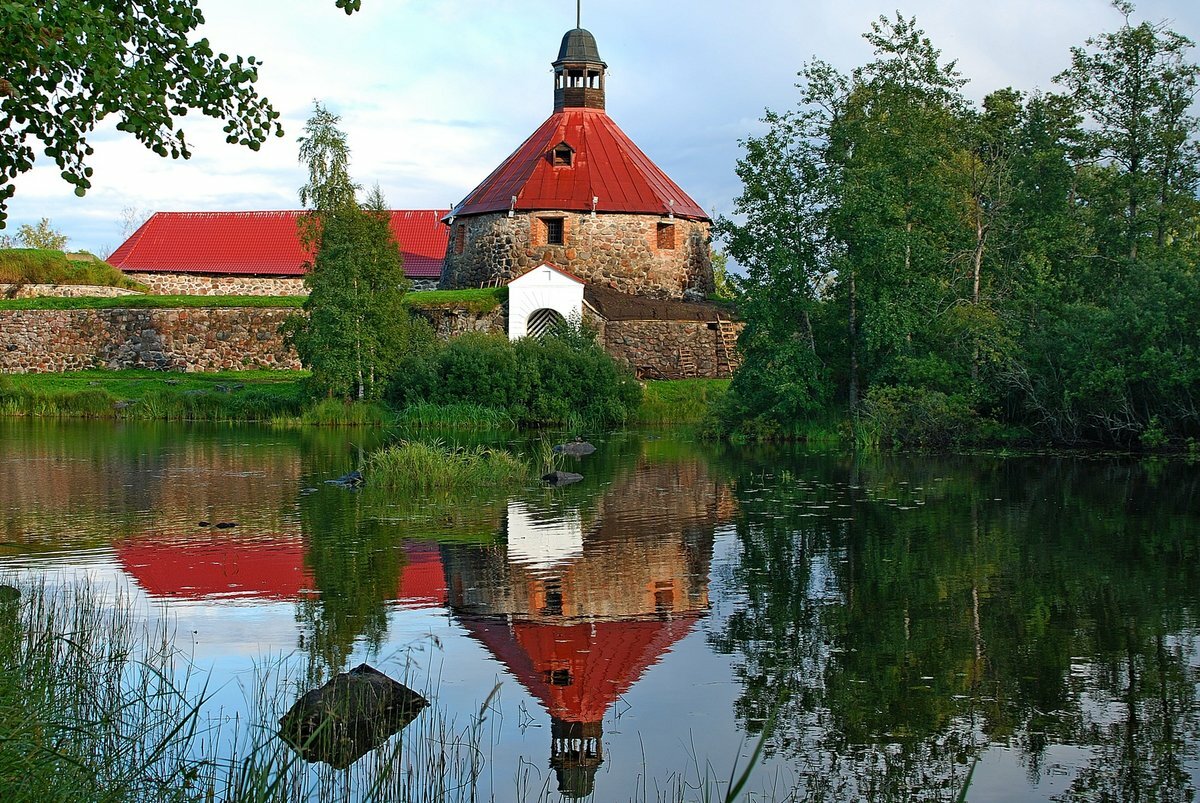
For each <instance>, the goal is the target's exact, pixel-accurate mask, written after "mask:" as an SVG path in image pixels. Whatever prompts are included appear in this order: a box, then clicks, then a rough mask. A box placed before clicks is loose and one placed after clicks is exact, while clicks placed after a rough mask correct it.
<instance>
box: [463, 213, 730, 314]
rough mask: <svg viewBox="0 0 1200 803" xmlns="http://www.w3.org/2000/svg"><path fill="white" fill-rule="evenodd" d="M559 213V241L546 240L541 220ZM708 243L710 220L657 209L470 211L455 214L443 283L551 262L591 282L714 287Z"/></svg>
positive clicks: (487, 280) (646, 290)
mask: <svg viewBox="0 0 1200 803" xmlns="http://www.w3.org/2000/svg"><path fill="white" fill-rule="evenodd" d="M556 219H557V220H561V221H562V222H563V243H564V244H563V245H549V244H547V242H546V239H547V238H546V223H545V221H547V220H556ZM660 227H663V228H662V230H661V231H660ZM708 243H709V224H708V222H707V221H697V220H685V219H682V218H668V217H665V216H659V215H621V214H598V215H596V216H595V217H592V215H591V214H587V213H585V214H580V213H578V212H532V213H526V212H522V213H518V214H515V215H513V216H512V217H511V218H510V217H509V216H508V215H507V213H498V214H488V215H472V216H469V217H465V218H459V219H458V220H456V221H455V222H454V224H453V226H452V227H451V229H450V241H449V243H448V245H447V248H446V260H445V262H444V263H443V267H442V283H441V286H442V287H443V288H446V289H459V288H470V287H482V286H485V285H488V284H493V283H495V282H496V281H497V280H499V282H500V283H507V282H508V280H509V279H513V278H516V277H517V276H521V275H522V274H524V273H525V272H527V271H528V270H530V269H532V268H536V267H537V266H538V265H541V264H542V263H545V262H549V263H550V264H552V265H556V266H558V267H559V268H562V269H563V270H565V271H567V272H568V273H571V274H574V275H575V276H578V277H579V278H581V279H583V280H584V281H586V282H588V283H590V284H595V285H598V286H601V287H609V288H612V289H614V290H617V291H619V292H622V293H628V294H630V295H640V296H647V297H650V298H676V299H677V298H683V295H684V291H685V290H688V289H692V290H696V291H698V292H700V293H704V294H707V293H711V292H712V290H713V275H712V262H711V260H710V257H709V250H708Z"/></svg>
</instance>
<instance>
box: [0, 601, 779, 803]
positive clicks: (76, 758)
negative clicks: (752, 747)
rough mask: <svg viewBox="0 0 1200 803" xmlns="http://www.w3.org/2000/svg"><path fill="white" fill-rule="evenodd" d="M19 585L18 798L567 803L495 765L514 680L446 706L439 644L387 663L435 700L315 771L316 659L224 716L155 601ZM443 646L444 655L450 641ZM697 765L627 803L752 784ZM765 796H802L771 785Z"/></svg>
mask: <svg viewBox="0 0 1200 803" xmlns="http://www.w3.org/2000/svg"><path fill="white" fill-rule="evenodd" d="M11 591H12V589H11V588H9V589H5V588H0V800H3V801H5V803H9V801H12V803H25V801H29V802H30V803H35V802H36V803H44V802H45V803H59V801H61V802H62V803H76V802H77V801H89V802H90V801H105V802H107V801H112V802H113V803H125V801H139V802H140V801H146V802H147V803H151V802H152V803H160V802H161V801H173V802H175V803H202V802H203V803H213V801H239V802H241V801H247V802H254V801H271V802H272V803H293V801H294V802H295V803H302V801H313V800H345V801H355V802H356V803H426V802H428V803H435V802H436V803H467V801H471V803H476V801H480V800H487V799H492V798H493V796H494V795H495V794H496V793H497V792H499V793H500V795H501V797H505V798H508V797H510V795H511V799H515V800H521V801H527V802H528V803H543V802H545V803H550V802H551V801H559V800H562V799H563V798H562V797H561V796H560V795H559V793H558V791H557V788H556V786H557V785H556V783H555V782H554V774H553V773H552V772H549V771H548V770H547V769H546V768H545V767H544V766H539V764H534V763H530V762H527V761H523V762H520V763H519V764H518V765H517V766H515V767H513V766H501V765H497V764H496V763H495V761H494V760H493V756H492V752H491V751H492V747H493V746H494V745H496V744H498V743H499V739H500V738H501V732H500V728H501V723H502V722H503V712H504V708H503V699H502V697H503V694H502V692H503V689H504V688H505V687H504V686H503V684H502V683H497V685H496V686H495V687H494V688H492V689H491V690H490V691H489V690H488V689H487V688H486V687H485V688H481V689H480V697H481V698H482V699H483V702H482V704H480V705H479V706H478V708H477V709H475V708H474V707H472V708H469V709H468V711H467V712H466V713H465V714H463V715H456V714H454V713H453V712H451V711H449V709H448V706H447V705H445V704H444V703H443V702H442V701H440V700H439V698H438V694H437V688H438V686H439V678H438V674H439V673H440V669H439V668H437V661H436V656H435V655H433V654H432V653H426V654H427V655H430V656H431V660H427V661H418V660H417V659H416V657H415V656H417V655H419V654H420V653H421V652H422V651H424V645H418V646H417V649H416V650H415V651H403V650H402V651H400V652H399V653H397V654H395V655H392V656H384V657H382V658H378V659H375V660H373V661H372V663H374V664H376V665H377V666H378V667H379V668H380V669H381V670H382V671H385V672H386V673H388V674H389V675H392V676H393V677H396V678H397V679H398V680H400V681H401V682H403V683H405V684H406V685H409V686H410V687H412V688H415V689H417V690H418V691H419V692H420V693H422V694H423V695H424V696H426V697H427V698H429V700H430V703H431V705H430V706H429V707H428V708H426V709H425V710H424V711H423V712H422V713H421V714H420V715H419V716H418V717H417V719H416V720H415V721H413V722H412V723H411V724H409V725H408V726H407V727H406V728H405V729H403V730H402V731H401V732H400V733H399V734H398V735H396V736H394V737H392V738H391V739H388V740H387V741H386V742H384V743H383V744H382V745H380V746H379V747H378V748H376V749H375V750H374V751H373V752H371V753H369V754H367V755H366V756H364V757H363V758H362V759H360V760H359V761H358V762H356V763H354V764H353V765H352V766H351V767H350V768H349V769H347V770H337V769H333V768H332V767H329V766H327V765H324V764H308V763H306V762H305V761H303V760H301V759H300V758H299V757H298V754H297V753H295V752H293V751H292V750H291V748H289V747H288V746H287V745H285V744H284V743H283V741H282V740H281V739H279V738H278V737H277V735H276V730H277V726H276V723H277V722H278V721H279V718H280V716H282V714H283V713H284V712H285V711H287V709H288V708H290V707H291V705H292V704H293V703H294V702H295V700H296V699H297V698H298V697H299V696H300V695H301V694H303V693H304V692H305V691H307V690H308V689H309V688H311V685H312V682H311V681H310V680H308V679H307V678H308V677H309V674H310V673H309V671H308V670H309V669H310V667H308V666H307V661H306V656H305V655H304V654H303V653H294V654H292V655H289V656H280V657H278V658H275V659H269V660H267V661H260V662H259V663H258V664H257V665H256V666H255V669H254V672H253V676H252V677H251V678H250V679H249V680H248V681H246V682H245V683H244V685H242V684H240V687H241V691H242V694H243V696H244V706H242V707H241V708H240V709H239V710H238V711H236V712H229V711H225V710H219V709H218V710H212V709H213V705H212V703H211V696H210V695H211V694H212V693H213V692H214V691H215V690H214V689H212V688H211V687H210V681H209V680H208V679H207V678H206V677H205V676H204V675H203V674H201V673H200V672H199V671H198V670H196V669H195V667H194V665H193V664H192V662H191V661H190V659H189V656H188V655H187V654H186V653H184V652H183V651H181V650H180V649H179V648H178V647H177V646H176V644H175V638H174V637H175V634H174V632H173V628H172V627H171V626H170V624H169V621H168V620H166V619H164V618H162V617H161V615H156V614H155V613H153V612H151V611H150V609H149V608H148V606H139V605H137V604H135V603H134V601H133V600H131V599H130V598H129V597H127V596H124V595H121V594H119V593H118V594H116V595H115V596H114V595H111V594H110V595H106V594H102V593H99V592H98V591H97V590H96V589H95V588H94V587H91V586H90V585H88V584H87V583H86V582H84V583H80V584H78V585H74V586H69V587H65V588H50V587H48V586H45V585H37V584H22V585H21V588H20V598H19V599H14V598H13V597H12V593H11ZM430 644H431V645H432V646H433V647H435V648H436V641H433V640H431V642H430ZM419 664H424V668H423V669H422V668H421V667H420V666H419ZM760 745H761V740H760ZM537 749H538V750H539V751H540V749H541V747H540V746H539V747H538V748H537ZM760 750H761V747H759V748H758V749H756V751H755V754H754V756H752V757H751V761H750V765H753V764H754V763H755V761H754V757H755V756H757V754H758V752H759V751H760ZM688 760H689V765H688V766H687V767H681V768H680V770H679V771H675V772H672V773H671V774H670V776H669V777H668V778H666V779H664V780H662V781H661V782H660V781H657V780H655V779H652V778H649V777H647V776H646V774H645V772H644V770H643V771H640V772H639V771H638V769H637V768H635V767H630V768H629V770H630V772H631V773H636V782H635V784H634V787H635V789H636V791H635V792H634V793H633V794H632V795H631V796H630V797H628V798H627V799H628V800H629V801H630V802H631V803H634V801H639V802H640V803H648V801H655V802H656V803H684V802H685V801H687V802H688V803H690V802H691V801H697V802H699V801H704V802H705V803H707V802H708V801H732V800H734V799H736V798H737V795H736V792H735V791H734V787H735V786H736V787H739V788H744V787H745V780H746V778H747V777H748V773H747V771H746V769H743V771H742V772H741V773H740V775H739V776H738V777H737V778H733V777H731V779H730V781H729V783H728V784H727V783H725V782H723V781H722V780H719V779H720V777H721V775H722V773H721V772H719V771H717V770H716V769H715V768H713V766H712V765H711V763H710V762H708V761H706V760H702V759H700V758H699V757H698V756H697V755H695V753H694V752H693V753H691V754H689V757H688ZM539 763H540V762H539ZM596 794H597V795H600V794H603V788H601V790H598V791H597V793H596ZM588 799H590V800H597V799H598V798H597V797H596V795H593V796H592V797H591V798H588ZM599 799H603V800H606V801H607V800H614V799H615V798H614V796H612V795H605V796H604V797H603V798H599ZM749 799H753V800H757V801H764V802H765V801H770V800H784V799H793V796H792V795H790V794H788V790H786V789H779V790H778V791H776V790H773V789H766V790H760V791H756V792H754V793H753V794H752V795H751V797H750V798H749Z"/></svg>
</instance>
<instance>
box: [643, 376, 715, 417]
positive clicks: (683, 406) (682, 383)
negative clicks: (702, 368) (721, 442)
mask: <svg viewBox="0 0 1200 803" xmlns="http://www.w3.org/2000/svg"><path fill="white" fill-rule="evenodd" d="M728 390H729V380H728V379H676V380H669V381H652V382H647V383H646V385H645V388H644V389H643V393H642V403H641V405H639V406H638V409H637V411H636V412H635V413H634V418H633V422H634V423H636V424H646V425H654V424H660V425H661V424H699V423H702V422H703V421H704V420H705V419H706V418H707V417H708V415H709V413H710V412H711V410H712V406H713V404H714V403H716V402H717V401H718V400H719V399H720V398H721V397H722V396H724V395H725V393H726V392H728Z"/></svg>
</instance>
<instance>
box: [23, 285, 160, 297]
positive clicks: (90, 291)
mask: <svg viewBox="0 0 1200 803" xmlns="http://www.w3.org/2000/svg"><path fill="white" fill-rule="evenodd" d="M140 295H142V293H140V292H138V291H137V290H126V289H125V288H124V287H106V286H101V285H92V284H0V298H46V297H54V298H116V297H118V296H140Z"/></svg>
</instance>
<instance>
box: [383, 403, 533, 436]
mask: <svg viewBox="0 0 1200 803" xmlns="http://www.w3.org/2000/svg"><path fill="white" fill-rule="evenodd" d="M396 423H397V424H399V425H401V426H404V427H407V428H410V429H461V430H482V429H513V428H514V427H516V422H515V421H514V420H513V418H512V416H510V415H509V414H508V413H507V412H505V411H504V410H497V409H495V408H492V407H485V406H484V405H481V404H469V403H459V404H434V403H432V402H417V403H415V404H410V405H409V406H407V407H405V408H404V409H402V410H400V411H399V412H398V413H397V414H396Z"/></svg>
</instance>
